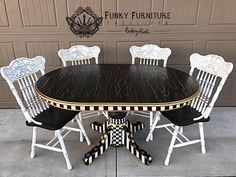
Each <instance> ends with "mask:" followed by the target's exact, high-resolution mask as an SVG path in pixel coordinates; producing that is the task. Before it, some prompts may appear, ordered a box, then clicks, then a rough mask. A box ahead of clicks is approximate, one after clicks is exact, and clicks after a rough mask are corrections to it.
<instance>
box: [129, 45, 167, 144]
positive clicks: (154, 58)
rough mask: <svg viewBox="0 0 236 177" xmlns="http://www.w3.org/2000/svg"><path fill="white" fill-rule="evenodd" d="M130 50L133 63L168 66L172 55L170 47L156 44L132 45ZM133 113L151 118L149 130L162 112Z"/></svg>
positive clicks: (151, 138)
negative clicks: (155, 118) (161, 46)
mask: <svg viewBox="0 0 236 177" xmlns="http://www.w3.org/2000/svg"><path fill="white" fill-rule="evenodd" d="M129 51H130V54H131V56H132V64H141V65H157V66H162V67H166V65H167V60H168V58H169V56H170V55H171V50H170V49H169V48H160V47H159V46H157V45H154V44H145V45H143V46H141V47H138V46H131V47H130V49H129ZM161 62H162V63H161ZM131 114H134V115H138V116H142V117H146V118H149V122H150V123H149V131H150V128H151V126H152V125H153V119H154V117H158V118H159V119H160V112H143V111H139V112H132V113H131ZM150 140H153V134H151V137H150Z"/></svg>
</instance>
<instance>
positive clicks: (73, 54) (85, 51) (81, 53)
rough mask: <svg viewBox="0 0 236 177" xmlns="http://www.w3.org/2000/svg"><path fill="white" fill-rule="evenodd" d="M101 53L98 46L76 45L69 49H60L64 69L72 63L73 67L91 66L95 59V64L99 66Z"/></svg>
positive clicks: (59, 53) (59, 54)
mask: <svg viewBox="0 0 236 177" xmlns="http://www.w3.org/2000/svg"><path fill="white" fill-rule="evenodd" d="M100 51H101V50H100V48H99V47H98V46H93V47H87V46H85V45H75V46H72V47H71V48H69V49H60V50H59V51H58V56H59V57H60V58H61V60H62V63H63V66H64V67H65V66H67V65H68V63H71V65H82V64H91V62H92V60H93V59H94V60H95V64H98V56H99V54H100Z"/></svg>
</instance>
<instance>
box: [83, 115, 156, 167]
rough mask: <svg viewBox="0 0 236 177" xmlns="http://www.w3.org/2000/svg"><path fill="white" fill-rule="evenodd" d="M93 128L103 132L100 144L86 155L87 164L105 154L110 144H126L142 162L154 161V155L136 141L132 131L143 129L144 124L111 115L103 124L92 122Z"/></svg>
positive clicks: (84, 159)
mask: <svg viewBox="0 0 236 177" xmlns="http://www.w3.org/2000/svg"><path fill="white" fill-rule="evenodd" d="M91 128H92V129H93V130H97V131H98V132H100V133H103V135H102V137H101V140H100V141H99V143H98V145H96V146H95V147H94V148H93V149H91V150H90V151H89V152H87V153H86V154H85V155H84V158H83V161H84V163H85V164H86V165H88V164H91V163H92V162H93V160H94V159H96V158H97V157H98V156H100V155H101V154H103V152H104V151H105V150H106V149H108V147H109V146H110V145H112V146H125V147H126V148H127V149H128V150H129V151H130V152H131V154H133V155H135V156H136V157H138V158H139V159H140V160H141V161H142V163H144V164H146V165H148V164H150V163H151V161H152V157H151V156H150V155H149V154H148V153H147V152H146V151H144V150H143V149H141V148H139V146H138V145H137V144H136V143H135V140H134V138H133V135H132V133H134V132H136V131H138V130H142V129H143V128H144V124H143V123H142V122H136V123H134V124H132V123H131V122H130V121H128V120H126V116H125V117H123V118H117V117H116V118H112V117H109V118H108V120H107V121H105V122H104V123H103V124H102V123H99V122H94V123H92V124H91Z"/></svg>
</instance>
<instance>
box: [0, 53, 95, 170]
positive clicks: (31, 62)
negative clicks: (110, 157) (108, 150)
mask: <svg viewBox="0 0 236 177" xmlns="http://www.w3.org/2000/svg"><path fill="white" fill-rule="evenodd" d="M44 69H45V58H44V57H42V56H37V57H35V58H32V59H30V58H25V57H22V58H17V59H15V60H13V61H12V62H11V63H10V64H9V65H8V66H5V67H2V68H1V74H2V77H3V78H4V79H5V80H6V81H7V84H8V85H9V87H10V89H11V91H12V93H13V95H14V97H15V99H16V101H17V103H18V105H19V106H20V108H21V111H22V112H23V115H24V117H25V118H26V125H27V126H31V127H33V135H32V145H31V154H30V157H31V158H34V156H35V147H39V148H44V149H48V150H52V151H56V152H62V153H63V155H64V158H65V160H66V165H67V168H68V169H69V170H70V169H72V166H71V163H70V161H69V157H68V153H67V150H66V147H65V144H64V140H63V138H64V137H65V136H66V135H68V134H69V133H70V132H71V131H77V132H81V133H82V134H83V135H84V137H85V138H86V141H87V143H88V144H91V143H90V140H89V138H88V136H87V133H86V131H85V129H84V127H83V124H82V122H81V121H80V120H79V119H78V118H76V121H77V123H78V125H79V128H71V127H65V125H66V124H67V123H68V122H69V121H71V120H72V119H73V118H74V116H75V115H77V114H78V112H74V111H66V110H63V109H58V108H55V107H52V106H49V105H48V104H47V103H46V101H44V100H43V99H41V98H40V97H39V96H38V95H37V94H36V90H35V84H36V82H37V80H38V77H39V76H40V75H44V73H45V72H44ZM36 127H40V128H42V129H46V130H51V131H55V136H54V138H53V139H51V140H50V141H49V142H48V143H46V144H40V143H37V142H36V130H37V128H36ZM58 144H60V146H61V148H59V147H57V145H58Z"/></svg>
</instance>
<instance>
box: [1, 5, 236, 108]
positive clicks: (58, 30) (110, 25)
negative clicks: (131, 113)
mask: <svg viewBox="0 0 236 177" xmlns="http://www.w3.org/2000/svg"><path fill="white" fill-rule="evenodd" d="M78 6H83V7H86V6H90V7H91V8H92V9H93V10H94V11H95V13H96V14H97V15H98V16H104V13H105V11H111V12H116V11H118V12H131V11H136V12H150V11H170V12H171V19H170V20H168V21H167V22H166V20H163V21H159V20H154V21H153V23H150V20H139V21H137V20H125V21H124V22H123V20H118V21H117V23H116V21H115V20H111V19H109V20H103V23H102V26H101V27H100V30H99V31H98V32H97V33H96V34H95V35H94V36H92V37H90V38H80V37H76V36H75V35H74V34H73V33H72V32H71V31H70V30H69V28H68V25H67V23H66V20H65V17H66V16H71V15H72V14H73V13H74V11H75V10H76V9H77V7H78ZM167 23H168V24H167ZM145 24H146V25H145ZM126 26H129V28H134V29H139V28H141V27H142V28H144V29H149V31H150V32H151V34H149V35H144V34H143V35H138V36H137V37H135V35H134V34H126V33H125V32H124V29H125V27H126ZM145 43H154V44H157V45H160V46H165V47H169V48H171V49H172V55H171V58H170V60H169V62H168V65H169V66H172V67H175V68H178V69H181V70H184V71H186V72H188V69H189V56H190V54H191V53H193V52H199V53H201V54H207V53H214V54H218V55H222V56H223V57H224V58H225V59H226V60H227V61H231V62H233V63H235V60H236V0H0V66H4V65H7V64H9V62H10V61H11V60H12V59H14V58H16V57H21V56H28V57H33V56H36V55H43V56H44V57H46V59H47V70H52V69H55V68H57V67H60V66H61V63H60V60H59V58H58V56H57V51H58V50H59V49H60V48H69V47H70V46H71V45H75V44H85V45H89V46H91V45H98V46H100V47H101V55H100V57H99V60H100V63H130V62H131V57H130V54H129V51H128V50H129V47H130V46H131V45H142V44H145ZM235 71H236V69H234V72H233V74H231V75H230V78H229V80H228V81H227V83H226V86H225V87H224V91H223V93H222V94H221V96H220V99H219V101H218V103H217V104H218V105H221V106H236V92H235V91H234V90H236V72H235ZM15 106H16V104H15V100H14V98H13V97H12V96H11V93H10V92H9V89H8V86H7V85H6V83H5V81H4V80H3V78H2V77H0V107H2V108H3V107H8V108H9V107H15Z"/></svg>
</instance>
